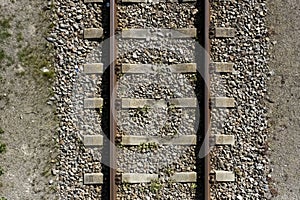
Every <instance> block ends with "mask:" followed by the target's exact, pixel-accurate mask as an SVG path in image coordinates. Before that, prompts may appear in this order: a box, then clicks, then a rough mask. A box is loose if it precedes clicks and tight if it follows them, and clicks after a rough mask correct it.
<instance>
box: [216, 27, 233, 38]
mask: <svg viewBox="0 0 300 200" xmlns="http://www.w3.org/2000/svg"><path fill="white" fill-rule="evenodd" d="M235 32H236V30H235V28H224V27H216V28H215V36H216V37H217V38H232V37H234V36H235Z"/></svg>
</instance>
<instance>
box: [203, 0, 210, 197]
mask: <svg viewBox="0 0 300 200" xmlns="http://www.w3.org/2000/svg"><path fill="white" fill-rule="evenodd" d="M204 6H205V9H204V11H205V19H204V20H205V22H204V26H205V29H204V34H205V50H206V52H207V54H206V56H205V70H204V79H205V82H206V87H205V91H204V92H205V108H204V112H205V125H204V126H205V129H204V130H205V134H207V135H206V136H210V130H209V129H210V107H209V99H210V82H209V79H210V78H209V63H210V57H209V56H210V41H209V26H210V6H209V0H205V3H204ZM204 142H205V144H204V145H205V151H206V152H207V155H206V157H205V159H204V162H205V169H204V170H205V172H204V174H205V180H204V181H205V186H204V187H205V188H204V189H205V193H204V198H205V200H210V182H209V175H210V154H209V140H205V141H204Z"/></svg>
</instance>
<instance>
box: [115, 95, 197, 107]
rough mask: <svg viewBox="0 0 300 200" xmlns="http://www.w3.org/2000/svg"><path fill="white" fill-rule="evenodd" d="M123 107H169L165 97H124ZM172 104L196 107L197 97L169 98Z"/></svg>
mask: <svg viewBox="0 0 300 200" xmlns="http://www.w3.org/2000/svg"><path fill="white" fill-rule="evenodd" d="M121 101H122V108H123V109H128V108H142V107H144V106H150V108H151V106H154V107H167V102H166V100H164V99H160V100H155V99H129V98H122V99H121ZM169 103H170V105H172V106H174V107H177V108H196V107H197V99H196V98H176V99H170V100H169Z"/></svg>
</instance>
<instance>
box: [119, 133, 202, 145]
mask: <svg viewBox="0 0 300 200" xmlns="http://www.w3.org/2000/svg"><path fill="white" fill-rule="evenodd" d="M143 143H156V144H161V145H196V144H197V136H196V135H181V136H177V137H173V138H161V137H160V136H135V135H123V136H122V141H121V144H122V145H124V146H125V145H128V146H136V145H141V144H143Z"/></svg>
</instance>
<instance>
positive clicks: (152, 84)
mask: <svg viewBox="0 0 300 200" xmlns="http://www.w3.org/2000/svg"><path fill="white" fill-rule="evenodd" d="M85 2H86V3H103V2H102V1H99V0H86V1H85ZM106 3H107V4H106V6H108V5H109V13H110V20H109V21H110V24H109V28H107V29H106V31H105V30H103V29H101V28H87V29H85V30H84V37H85V39H97V38H103V36H104V35H105V34H104V32H109V35H107V36H109V43H108V44H107V45H108V46H109V47H108V49H109V50H108V53H109V61H107V63H109V68H106V73H105V72H104V71H105V68H104V67H103V64H102V63H89V64H86V65H85V73H88V74H93V73H99V71H101V73H105V74H106V76H108V75H109V81H110V84H109V91H110V92H109V94H110V95H109V96H110V97H108V98H109V99H108V98H106V100H105V99H103V98H86V99H85V100H84V107H85V108H101V107H102V106H103V105H104V104H105V103H104V102H105V101H106V102H107V105H109V107H108V108H109V111H107V113H108V112H109V113H110V114H109V116H110V117H109V123H110V126H109V134H108V133H107V134H106V136H108V138H109V142H107V141H106V142H105V140H104V139H103V135H93V136H86V137H84V144H85V145H86V146H87V147H88V146H104V150H103V151H102V154H104V152H105V151H107V152H106V153H107V154H106V156H107V157H106V158H107V160H109V162H107V163H105V164H106V165H109V166H110V168H109V172H108V171H105V167H102V171H103V173H86V174H85V175H84V184H86V185H97V184H103V185H106V188H108V185H109V199H206V200H208V199H210V185H211V183H215V182H218V181H219V182H227V181H232V179H233V180H234V174H232V172H228V171H218V170H214V171H213V173H212V171H211V169H210V156H209V148H210V143H209V142H210V139H211V136H210V135H209V134H210V130H209V128H210V127H209V124H210V108H211V107H216V108H224V107H232V106H233V105H234V102H233V101H234V99H232V98H227V97H215V98H210V91H209V90H210V83H209V80H210V73H211V71H214V72H213V73H230V72H231V71H232V63H218V62H210V60H209V50H210V43H209V26H210V24H209V2H208V0H207V1H204V2H202V1H201V2H196V1H193V0H189V1H183V2H179V3H178V2H172V3H171V2H169V3H162V2H161V3H158V4H148V3H149V2H147V1H141V0H126V1H120V2H116V1H113V0H111V1H110V2H109V4H108V2H106ZM136 5H143V6H141V7H142V9H141V11H140V12H141V13H142V10H146V11H147V10H149V12H150V11H151V10H152V11H154V12H152V13H151V15H152V16H151V20H150V21H149V19H148V18H146V19H143V20H140V21H139V22H135V21H134V19H138V17H139V16H132V18H133V19H130V16H126V15H128V14H129V13H130V9H136V10H135V11H137V10H138V9H140V7H139V6H136ZM180 6H182V9H183V13H184V12H187V11H186V10H188V9H192V10H194V11H193V12H191V13H192V14H191V16H189V17H187V18H186V19H189V18H193V19H194V20H192V24H191V22H187V21H186V22H185V21H184V19H183V20H182V19H180V20H181V21H180V22H181V24H180V25H178V26H176V23H175V22H176V18H174V16H172V13H171V16H172V17H173V21H172V20H169V18H168V14H170V13H169V12H168V11H169V9H171V8H172V7H177V9H178V7H180ZM156 14H158V15H160V16H163V15H166V18H165V20H166V21H167V22H168V23H169V24H167V25H163V27H162V28H161V27H160V28H158V26H157V25H155V24H153V23H152V22H153V21H155V15H156ZM189 14H190V13H189ZM147 15H148V14H146V17H147ZM140 17H141V18H143V17H145V16H143V15H142V14H141V16H140ZM126 19H127V20H126ZM168 20H169V21H168ZM141 21H142V23H141ZM174 24H175V28H174V27H173V25H174ZM233 32H234V30H233V29H230V28H221V27H216V28H215V32H214V34H215V36H216V37H220V38H226V37H232V35H233ZM178 44H179V45H178ZM180 45H181V46H180ZM157 47H159V48H157ZM165 47H166V48H165ZM170 49H171V50H170ZM178 49H179V50H180V51H178V52H176V50H178ZM165 54H169V55H171V56H169V57H165ZM145 55H146V56H145ZM108 71H109V72H108ZM176 85H177V86H176ZM178 88H180V89H178ZM174 121H175V122H174ZM187 122H188V123H187ZM178 124H179V125H178ZM187 127H188V128H187ZM213 138H214V139H215V140H214V144H217V145H232V141H234V138H232V136H228V135H214V137H213ZM105 149H106V150H105ZM104 171H105V172H104ZM108 183H109V184H108ZM102 189H103V190H104V189H105V187H102ZM102 198H105V197H104V196H102Z"/></svg>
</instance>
